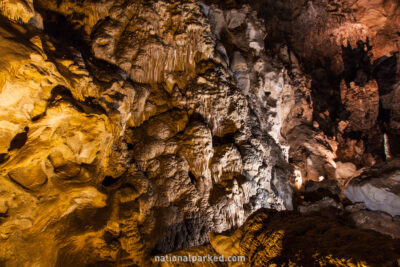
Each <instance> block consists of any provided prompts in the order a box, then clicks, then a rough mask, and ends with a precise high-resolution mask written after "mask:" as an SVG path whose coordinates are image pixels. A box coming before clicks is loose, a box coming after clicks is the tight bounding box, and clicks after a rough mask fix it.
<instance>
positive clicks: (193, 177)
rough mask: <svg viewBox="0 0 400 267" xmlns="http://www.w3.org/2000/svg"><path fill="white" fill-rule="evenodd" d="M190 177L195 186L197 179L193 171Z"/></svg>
mask: <svg viewBox="0 0 400 267" xmlns="http://www.w3.org/2000/svg"><path fill="white" fill-rule="evenodd" d="M188 175H189V179H190V182H191V183H192V184H195V183H196V181H197V180H196V177H195V176H194V174H193V173H192V172H191V171H189V173H188Z"/></svg>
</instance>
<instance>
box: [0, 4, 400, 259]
mask: <svg viewBox="0 0 400 267" xmlns="http://www.w3.org/2000/svg"><path fill="white" fill-rule="evenodd" d="M211 2H212V1H206V3H200V2H198V1H195V0H189V1H129V0H126V1H125V0H101V1H93V0H82V1H76V0H60V1H47V0H37V1H27V0H4V1H1V2H0V15H1V16H0V266H3V265H4V266H74V265H77V266H148V265H150V264H156V263H155V262H152V261H151V259H152V258H153V255H156V254H157V255H166V254H167V253H170V252H172V251H178V250H179V252H176V253H177V254H179V253H185V252H187V251H189V252H190V253H194V254H196V253H197V254H201V253H210V254H215V255H226V256H229V255H235V254H238V255H240V254H243V255H245V256H246V257H247V258H248V260H249V262H250V263H251V264H255V265H256V266H257V265H259V266H262V265H263V264H264V263H268V264H277V265H279V264H283V263H287V264H289V263H291V262H294V263H296V264H311V262H313V261H314V262H315V263H316V264H320V265H324V264H328V263H332V264H335V265H340V264H345V263H346V264H347V263H349V264H350V263H351V264H357V263H359V264H364V262H366V264H374V263H375V261H374V260H372V258H371V257H372V256H371V257H370V256H368V255H367V254H368V247H367V246H365V247H364V246H362V247H361V248H360V250H357V251H356V250H355V251H353V250H350V252H349V253H345V252H344V250H343V251H342V250H340V251H338V253H336V252H337V251H334V250H332V251H331V250H330V249H331V248H332V247H334V246H335V244H336V243H335V242H334V240H333V236H334V235H335V234H338V233H339V232H341V231H342V230H343V231H344V233H350V234H349V236H350V239H351V240H352V242H353V243H350V244H354V243H355V242H354V240H356V238H357V236H358V235H359V236H360V237H362V238H364V237H365V240H367V241H368V242H370V241H371V240H374V239H376V240H378V242H379V244H382V246H383V247H384V248H387V250H388V251H389V252H388V254H387V255H386V256H385V257H383V258H382V259H383V260H384V262H385V263H389V262H392V261H393V260H395V259H396V257H395V256H394V252H393V251H394V250H393V248H397V247H396V244H395V242H394V241H393V242H392V241H391V240H388V239H385V237H382V236H379V235H378V234H371V233H368V232H363V231H360V230H354V229H351V228H349V226H347V225H344V224H341V223H339V222H337V221H336V218H335V219H332V221H330V219H327V218H325V217H323V216H320V215H318V216H317V215H316V216H306V215H299V214H297V213H276V211H266V210H263V211H260V212H258V213H257V214H256V215H254V216H252V217H251V218H250V219H249V220H247V222H246V219H247V218H248V217H249V216H250V215H251V214H252V213H254V212H256V211H257V210H258V209H260V208H268V209H274V210H285V209H293V208H296V205H298V204H299V203H296V201H295V202H292V193H293V188H292V186H293V185H296V186H298V188H300V189H301V190H303V189H304V190H305V191H304V192H303V191H301V190H300V191H298V192H296V194H295V197H296V196H298V195H301V194H303V193H304V194H305V195H306V194H308V193H309V194H312V193H313V192H311V193H310V192H309V191H307V190H308V189H305V188H303V187H302V186H303V184H302V183H303V182H305V181H307V180H313V181H319V180H320V181H322V180H324V179H329V180H330V181H333V182H335V183H336V182H337V183H339V187H340V189H343V188H344V187H345V185H347V184H348V183H349V182H350V181H351V180H352V179H353V178H354V177H355V175H358V174H360V173H361V172H362V171H363V170H364V168H367V167H370V166H371V165H373V164H375V163H376V162H379V161H382V155H381V154H382V153H381V154H379V153H380V152H377V151H378V150H379V149H380V148H382V146H379V144H378V145H377V147H376V148H375V147H373V145H372V144H373V143H374V142H373V141H371V140H372V139H373V138H374V137H376V136H377V135H381V134H383V131H385V133H386V132H387V134H386V136H389V137H387V138H389V139H388V141H387V142H386V143H385V144H386V147H385V149H386V150H388V151H389V150H390V149H391V150H390V152H391V154H392V155H393V156H394V157H396V155H397V154H396V153H397V152H396V147H395V146H393V143H394V141H393V140H395V138H397V136H396V134H398V133H397V132H396V131H397V130H398V127H397V124H398V123H397V122H398V116H397V115H398V113H399V110H400V109H398V106H397V104H396V103H397V102H396V101H397V95H398V94H397V91H398V90H397V89H398V88H400V87H399V86H397V85H398V84H399V83H398V82H397V80H396V79H393V80H390V81H389V82H387V81H386V82H385V81H383V80H385V77H387V76H390V74H391V73H392V72H393V71H394V73H397V69H396V68H397V65H396V61H395V60H394V62H395V63H393V62H392V61H391V60H393V59H394V57H390V59H389V60H390V61H387V60H388V59H387V58H385V57H384V55H385V56H390V53H392V52H393V51H394V50H393V49H394V48H393V47H394V46H393V42H394V41H395V40H397V37H395V36H394V35H393V31H394V27H395V26H393V25H397V24H396V23H397V22H398V21H397V20H398V16H397V14H398V8H397V5H395V4H393V3H392V2H390V1H384V2H382V3H381V2H379V3H377V4H370V3H365V6H368V7H370V10H367V9H365V8H364V5H363V4H362V3H363V1H356V2H357V3H354V4H353V5H352V7H351V8H352V9H351V12H353V13H354V14H353V15H354V16H350V15H349V14H348V12H350V11H349V10H348V8H349V7H348V5H349V3H347V1H342V2H343V3H342V2H341V3H339V4H336V5H335V4H333V6H338V9H337V10H336V9H335V10H334V11H332V10H331V9H330V8H331V5H332V3H331V1H328V2H329V3H328V4H327V5H324V4H321V3H319V4H318V3H314V2H316V1H310V2H309V3H310V4H308V5H309V6H307V5H300V6H297V4H287V3H286V2H285V3H283V2H281V1H275V2H276V4H271V3H270V2H269V1H260V3H259V4H261V6H257V5H258V4H255V5H254V4H253V3H252V2H251V3H250V2H249V3H248V4H243V3H237V4H236V5H235V4H234V3H233V2H235V1H228V2H229V3H226V5H224V4H222V5H216V4H212V3H211ZM238 2H240V1H238ZM324 3H325V2H324ZM263 4H264V5H263ZM270 4H271V5H270ZM286 5H289V6H286ZM257 7H261V8H260V9H258V8H257ZM265 7H270V8H272V9H271V10H274V9H277V10H278V11H279V10H280V11H279V12H277V13H276V14H275V15H277V17H274V16H272V15H271V17H270V19H271V21H269V20H268V18H267V17H265V18H264V20H263V19H261V17H263V15H262V14H264V13H262V11H263V10H264V8H265ZM281 9H283V10H292V12H291V14H293V16H289V18H286V17H285V16H286V15H284V14H283V15H282V14H281V13H280V12H281ZM381 9H382V10H384V13H382V14H384V15H379V16H378V15H376V16H377V17H378V20H377V21H374V20H373V19H371V17H373V16H374V14H375V13H376V12H375V11H380V10H381ZM313 10H314V11H315V12H314V11H313ZM311 11H313V12H314V13H312V12H311ZM257 12H258V13H257ZM310 12H311V13H310ZM374 12H375V13H374ZM382 12H383V11H382ZM265 14H270V13H265ZM296 14H297V15H296ZM324 14H325V15H327V16H328V17H327V18H328V22H329V23H328V24H326V25H325V26H326V27H327V29H328V31H327V34H328V35H329V34H330V35H329V36H328V37H327V35H325V33H324V34H322V33H321V34H317V32H318V31H310V32H307V34H306V35H305V36H308V37H307V38H309V39H308V41H307V42H304V39H302V38H298V39H296V36H297V37H298V35H297V34H298V32H296V31H295V28H296V27H300V28H301V26H304V25H303V24H302V23H303V22H304V23H306V24H307V23H308V24H313V23H314V24H315V25H317V26H316V27H317V28H318V27H322V25H321V24H318V23H320V22H321V21H320V20H319V19H320V18H321V16H322V15H324ZM335 14H336V15H337V14H339V15H340V14H342V15H343V16H344V21H341V20H339V21H336V20H335V19H334V17H335V16H336V15H335ZM282 16H283V17H282ZM350 17H351V18H352V19H349V18H350ZM301 18H303V19H304V18H306V19H307V20H302V19H301ZM299 21H300V22H299ZM269 22H270V23H269ZM391 22H392V23H393V25H392V24H391ZM288 23H289V24H290V25H291V26H290V27H291V28H290V30H289V29H288V28H286V27H289V26H288ZM308 24H307V25H308ZM271 27H272V28H271ZM322 28H324V27H322ZM310 29H314V28H312V27H311V28H310ZM342 29H346V30H342ZM274 30H276V31H277V32H279V34H282V35H285V34H289V35H290V36H292V37H293V38H294V39H292V38H288V36H281V37H282V39H279V38H278V39H279V40H281V41H280V42H281V43H274V42H275V41H276V40H275V39H274V40H275V41H274V40H272V39H268V38H269V37H271V36H272V37H274V38H275V37H276V36H274V35H273V34H272V32H273V31H274ZM332 36H333V37H332ZM385 36H386V37H385ZM367 37H368V38H371V44H372V45H373V49H372V48H371V49H372V50H371V49H370V48H368V45H366V44H364V43H363V44H364V46H361V47H362V48H363V49H364V48H365V49H367V50H368V49H370V50H371V51H370V50H368V51H364V50H363V49H361V48H360V47H358V48H356V47H354V45H355V44H358V41H362V42H366V41H365V39H366V38H367ZM327 38H328V39H329V38H335V42H329V44H327V43H325V41H326V39H327ZM385 38H386V39H385ZM385 40H386V41H388V42H386V43H385V42H384V41H385ZM389 41H390V42H389ZM269 42H270V43H269ZM299 42H300V43H299ZM301 42H302V43H301ZM345 42H348V43H349V44H350V45H349V46H345V47H343V51H342V52H341V53H337V51H339V50H338V49H339V48H340V47H341V44H342V43H345ZM384 43H385V45H383V44H384ZM272 44H273V45H272ZM322 44H323V45H322ZM274 45H276V47H273V46H274ZM304 45H306V46H304ZM307 45H311V48H310V47H308V46H307ZM351 45H353V46H351ZM292 49H293V51H292ZM324 49H325V50H326V51H322V50H324ZM320 50H321V51H322V52H324V53H322V52H321V51H320ZM310 52H312V53H313V52H315V55H316V57H327V58H329V59H330V60H332V61H329V60H328V61H329V62H328V63H327V64H325V65H324V64H323V63H321V64H322V65H321V66H320V65H318V64H316V65H313V64H314V63H313V64H312V65H311V66H310V68H311V71H310V70H308V69H307V67H306V65H307V62H314V59H315V58H313V57H312V56H310V55H309V53H310ZM319 52H321V53H319ZM325 52H326V53H325ZM369 52H371V53H372V52H373V54H374V56H371V55H370V53H369ZM309 56H310V57H309ZM338 56H339V57H340V56H342V58H339V59H338ZM319 59H320V58H319ZM319 59H315V60H317V61H318V60H319ZM335 60H338V61H335ZM371 60H377V61H376V65H377V66H378V67H376V68H375V69H373V70H372V68H373V67H372V64H370V63H371V62H370V61H371ZM382 62H383V63H382ZM331 63H332V64H331ZM353 63H354V64H353ZM389 63H390V64H389ZM353 65H354V66H356V67H354V68H355V69H354V68H353V67H352V66H353ZM338 66H339V67H338ZM337 67H338V68H337ZM338 69H339V72H340V71H343V73H340V74H338V73H337V71H338ZM332 77H333V78H332ZM331 82H332V83H331ZM330 83H331V84H332V85H331V86H332V87H334V86H336V87H335V88H333V89H332V88H330V87H329V86H330ZM395 84H397V85H396V86H395ZM321 88H328V89H329V90H328V89H327V91H323V90H322V89H321ZM382 88H383V89H382ZM321 90H322V93H321ZM327 99H328V100H327ZM391 99H393V103H392V102H391V101H390V100H391ZM331 100H332V101H331ZM335 101H339V102H340V103H339V102H335ZM326 102H328V103H326ZM330 102H331V103H330ZM337 103H339V104H338V106H337V107H336V106H335V105H336V104H337ZM382 108H383V109H385V110H388V111H390V112H389V113H390V114H389V115H388V116H389V117H388V118H386V117H385V118H381V116H378V114H380V112H381V111H380V110H381V109H382ZM342 113H343V114H344V115H343V114H342ZM338 114H339V115H338ZM385 114H386V113H385ZM335 116H337V117H335ZM378 125H380V126H381V128H379V127H378ZM385 127H386V128H385ZM354 131H360V132H362V134H361V135H362V137H359V138H358V139H357V138H354V137H353V136H357V134H358V133H357V134H355V133H354ZM363 134H364V135H363ZM390 138H392V139H390ZM389 146H391V148H390V147H389ZM374 149H375V150H374ZM386 150H385V151H386ZM364 152H365V153H364ZM396 162H397V161H396ZM394 165H396V164H394ZM295 175H297V176H296V177H295ZM321 177H322V179H321ZM299 178H300V180H299ZM295 179H297V180H295ZM302 179H304V180H302ZM394 184H395V183H394ZM382 187H383V185H382ZM393 187H396V186H393ZM336 189H337V188H335V190H336ZM295 190H296V189H295ZM333 191H334V190H333ZM339 191H340V190H339ZM335 192H336V191H335ZM393 192H395V193H394V194H397V193H396V190H393ZM336 193H337V194H339V195H340V192H336ZM302 197H303V198H304V196H302ZM306 198H307V196H306ZM297 201H298V200H297ZM335 201H336V200H329V199H328V200H326V199H325V200H323V201H322V202H318V201H317V202H316V203H313V204H310V203H308V204H307V205H306V204H304V203H303V206H302V207H303V208H301V209H300V210H303V211H304V210H313V209H316V210H318V209H320V208H321V207H322V206H324V205H325V206H324V207H325V208H326V206H329V205H331V204H329V203H336V202H335ZM326 203H328V204H329V205H326ZM394 203H395V204H396V203H397V202H395V201H394ZM300 204H301V203H300ZM378 204H379V203H378ZM395 204H394V210H395V212H396V208H397V206H395ZM341 205H342V204H341V203H340V204H338V203H336V205H334V206H336V207H340V208H343V205H342V206H341ZM304 206H306V207H305V208H304ZM378 206H379V205H378ZM357 212H358V213H354V214H358V215H360V214H361V215H362V216H365V217H368V218H370V219H371V218H377V217H376V216H377V215H376V214H375V215H371V214H369V213H368V212H369V211H365V210H362V211H360V210H358V211H357ZM354 214H353V215H354ZM358 215H354V216H355V217H354V216H353V217H351V216H349V217H348V218H352V219H353V220H354V221H356V223H355V224H356V225H358V226H359V227H361V228H367V229H374V230H379V227H375V226H374V227H367V226H366V225H365V224H363V223H362V222H361V221H362V220H361V217H360V216H361V215H360V216H358ZM357 216H358V217H357ZM346 218H347V217H346ZM379 218H380V220H382V224H385V227H386V226H387V227H386V228H385V229H384V231H383V232H384V233H385V234H387V233H390V231H391V230H393V229H400V228H396V227H397V222H396V221H395V219H393V221H390V220H392V218H391V217H390V218H387V217H382V216H381V217H379ZM382 218H383V219H382ZM389 219H390V220H389ZM376 221H378V219H376V220H375V221H374V222H376ZM389 221H390V222H389ZM296 222H298V223H299V224H300V225H302V226H301V227H297V226H296ZM243 224H244V225H243ZM307 224H308V225H309V224H321V225H322V226H324V227H333V228H334V230H332V232H331V233H330V237H332V239H331V241H329V240H327V242H326V243H325V242H324V241H323V240H322V238H321V237H320V236H318V233H317V232H318V231H317V230H318V229H319V230H321V228H317V230H315V231H314V230H312V229H308V228H307V229H305V228H302V227H303V226H304V227H305V225H307ZM241 225H243V226H242V227H241V228H238V230H236V231H235V232H233V233H232V234H231V235H229V234H227V235H221V234H219V233H222V232H224V231H227V230H230V229H233V228H235V229H236V228H237V227H240V226H241ZM322 226H321V227H322ZM324 229H325V228H324ZM316 231H317V232H316ZM321 231H322V230H321ZM396 231H397V230H396ZM210 232H211V233H216V234H211V235H210V236H209V233H210ZM299 232H304V233H305V234H304V235H305V236H306V237H307V238H308V239H306V240H308V241H309V242H311V241H312V240H314V238H315V240H316V242H320V243H318V244H317V245H316V246H322V247H323V249H320V250H318V249H315V250H313V249H314V248H313V247H310V248H309V250H308V249H307V248H305V247H307V245H308V244H307V242H305V241H304V240H302V239H301V238H300V237H299V236H300V235H299V234H298V233H299ZM392 236H394V237H397V236H400V235H397V232H396V233H395V234H393V235H392ZM343 239H345V237H343ZM292 240H294V241H293V242H294V243H296V244H297V243H298V244H300V245H296V246H294V245H293V246H292V245H290V246H288V245H287V242H292ZM371 242H372V241H371ZM385 242H386V243H385ZM341 244H342V245H343V246H346V247H348V244H344V243H341ZM199 245H203V246H201V247H198V246H199ZM190 247H191V248H190ZM326 247H328V248H329V249H328V248H327V249H326V250H324V249H325V248H326ZM302 249H304V251H305V253H306V254H304V255H303V256H301V255H302V254H301V253H302V251H303V250H302ZM328 252H329V253H328ZM353 252H354V253H353ZM317 254H318V255H320V256H318V255H317ZM364 254H365V255H367V256H366V257H364ZM297 255H300V256H297ZM358 256H359V257H358ZM363 257H364V258H363ZM210 265H211V266H213V265H212V264H211V263H210ZM245 266H246V265H245Z"/></svg>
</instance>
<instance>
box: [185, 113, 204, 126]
mask: <svg viewBox="0 0 400 267" xmlns="http://www.w3.org/2000/svg"><path fill="white" fill-rule="evenodd" d="M193 121H199V122H202V123H204V124H205V125H208V124H207V121H206V120H205V119H204V117H203V116H202V115H201V114H200V113H196V112H194V113H193V114H192V115H190V116H189V122H193Z"/></svg>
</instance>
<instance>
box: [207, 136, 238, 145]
mask: <svg viewBox="0 0 400 267" xmlns="http://www.w3.org/2000/svg"><path fill="white" fill-rule="evenodd" d="M212 143H213V147H217V146H220V145H225V144H234V143H235V134H234V133H228V134H226V135H224V136H222V137H219V136H213V137H212Z"/></svg>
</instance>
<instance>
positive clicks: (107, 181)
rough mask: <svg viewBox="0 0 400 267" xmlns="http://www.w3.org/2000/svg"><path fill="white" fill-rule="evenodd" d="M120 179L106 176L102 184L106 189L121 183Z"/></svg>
mask: <svg viewBox="0 0 400 267" xmlns="http://www.w3.org/2000/svg"><path fill="white" fill-rule="evenodd" d="M119 179H120V178H114V177H112V176H106V177H104V179H103V181H102V182H101V184H102V185H103V186H105V187H108V186H112V185H113V184H115V183H116V182H118V181H119Z"/></svg>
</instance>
